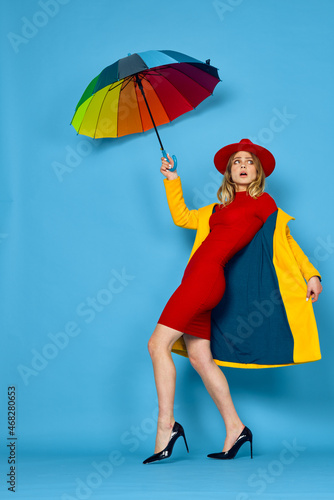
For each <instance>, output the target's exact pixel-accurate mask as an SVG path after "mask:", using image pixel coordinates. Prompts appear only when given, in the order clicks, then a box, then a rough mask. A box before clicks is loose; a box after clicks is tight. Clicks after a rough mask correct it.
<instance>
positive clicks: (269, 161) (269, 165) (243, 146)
mask: <svg viewBox="0 0 334 500" xmlns="http://www.w3.org/2000/svg"><path fill="white" fill-rule="evenodd" d="M237 151H248V152H249V153H254V154H255V155H256V156H257V157H258V158H259V160H260V162H261V164H262V167H263V170H264V174H265V176H266V177H268V176H269V175H270V174H271V173H272V172H273V170H274V168H275V158H274V157H273V155H272V154H271V153H270V151H268V149H265V148H263V147H262V146H258V145H257V144H254V143H253V142H252V141H250V140H249V139H241V141H240V142H237V143H236V144H229V145H228V146H225V147H223V148H222V149H220V150H219V151H217V153H216V154H215V157H214V160H213V161H214V163H215V166H216V169H217V170H218V171H219V172H220V173H221V174H225V170H226V167H227V162H228V160H229V158H230V156H231V155H233V153H236V152H237Z"/></svg>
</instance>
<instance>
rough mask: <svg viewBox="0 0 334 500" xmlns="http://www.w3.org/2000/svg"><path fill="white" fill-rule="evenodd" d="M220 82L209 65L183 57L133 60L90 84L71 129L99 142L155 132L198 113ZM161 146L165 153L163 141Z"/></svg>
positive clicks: (164, 53)
mask: <svg viewBox="0 0 334 500" xmlns="http://www.w3.org/2000/svg"><path fill="white" fill-rule="evenodd" d="M219 81H220V78H219V76H218V70H217V68H215V67H213V66H211V65H210V62H209V61H207V62H205V63H204V62H201V61H199V60H197V59H194V58H192V57H189V56H187V55H185V54H182V53H180V52H175V51H171V50H150V51H146V52H141V53H138V54H131V55H129V56H127V57H124V58H123V59H119V60H118V61H117V62H115V63H114V64H111V65H110V66H108V67H106V68H105V69H104V70H103V71H102V72H101V73H100V74H99V75H98V76H97V77H96V78H94V80H92V81H91V83H90V84H89V85H88V87H87V88H86V90H85V92H84V93H83V95H82V97H81V99H80V101H79V102H78V104H77V107H76V110H75V113H74V116H73V119H72V122H71V123H72V125H73V127H74V128H75V130H76V131H77V132H78V134H82V135H87V136H89V137H93V138H96V139H97V138H102V137H121V136H124V135H128V134H134V133H137V132H145V131H146V130H149V129H151V128H153V127H154V128H155V130H156V126H158V125H163V124H165V123H168V122H170V121H172V120H174V119H175V118H177V117H178V116H180V115H182V114H183V113H186V112H187V111H190V110H191V109H194V108H195V107H196V106H197V105H198V104H199V103H201V102H202V101H203V100H204V99H206V98H207V97H208V96H209V95H211V94H212V92H213V90H214V88H215V86H216V85H217V83H218V82H219ZM156 132H157V130H156ZM157 135H158V132H157ZM158 138H159V135H158ZM159 141H160V138H159ZM160 145H161V149H163V146H162V144H161V141H160Z"/></svg>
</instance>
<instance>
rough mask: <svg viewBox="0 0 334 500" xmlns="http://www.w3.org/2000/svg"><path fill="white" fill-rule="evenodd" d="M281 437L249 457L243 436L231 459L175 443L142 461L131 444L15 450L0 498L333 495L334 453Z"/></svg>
mask: <svg viewBox="0 0 334 500" xmlns="http://www.w3.org/2000/svg"><path fill="white" fill-rule="evenodd" d="M286 443H287V442H286ZM286 443H285V444H282V447H281V448H280V449H278V448H277V449H276V450H275V451H274V452H271V453H263V454H259V453H258V454H256V453H255V455H254V458H253V460H251V459H250V456H249V447H248V443H247V444H246V445H245V446H244V447H243V448H244V449H241V450H240V452H239V454H238V455H237V457H236V458H235V459H234V460H230V461H219V460H213V459H209V458H206V456H205V455H204V454H203V453H202V452H201V453H199V452H198V451H197V452H196V451H195V452H191V453H189V455H187V454H186V452H185V451H184V447H183V446H182V445H181V443H177V444H176V445H175V448H174V452H173V456H172V457H170V458H169V459H168V460H164V461H161V462H157V463H155V464H147V465H143V464H142V460H143V459H144V458H146V456H145V457H143V456H141V454H137V452H136V453H131V454H128V455H124V454H121V453H118V454H117V453H114V454H113V455H112V456H111V455H110V456H105V455H104V456H96V455H87V456H80V457H79V456H66V457H62V456H58V457H51V456H49V457H38V458H37V457H21V458H20V459H19V460H18V464H17V477H16V493H15V494H14V495H13V493H11V492H8V491H7V487H6V485H5V484H4V481H3V478H4V475H3V474H1V476H2V480H1V484H0V498H1V499H3V498H15V499H16V500H18V499H20V500H21V499H22V500H28V499H33V500H38V499H43V500H44V499H45V500H56V499H57V500H73V499H77V500H86V499H92V500H94V499H108V500H109V499H134V500H141V499H143V500H144V499H145V500H147V499H151V498H152V499H153V498H154V499H163V500H164V499H166V500H167V499H170V498H171V497H173V498H176V499H178V498H195V499H206V500H207V499H208V494H210V496H209V498H217V499H224V500H230V499H231V500H232V499H233V500H248V499H258V498H262V499H264V500H280V499H283V498H284V499H303V500H307V499H316V500H321V499H331V500H332V499H333V498H334V478H333V476H334V474H333V472H334V467H333V466H334V456H333V454H332V453H329V452H328V451H326V452H324V453H321V452H317V453H315V452H314V451H311V450H310V449H309V448H307V449H300V448H299V449H298V446H297V447H295V448H293V446H292V444H293V443H289V444H288V445H286ZM211 451H212V450H211ZM216 451H217V450H216ZM112 463H113V465H112ZM2 464H3V461H2Z"/></svg>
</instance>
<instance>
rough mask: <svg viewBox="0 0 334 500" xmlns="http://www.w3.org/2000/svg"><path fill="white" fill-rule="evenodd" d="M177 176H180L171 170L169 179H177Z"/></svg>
mask: <svg viewBox="0 0 334 500" xmlns="http://www.w3.org/2000/svg"><path fill="white" fill-rule="evenodd" d="M177 178H178V175H177V173H176V172H175V173H172V172H170V175H169V176H168V177H167V180H168V181H173V180H174V179H177Z"/></svg>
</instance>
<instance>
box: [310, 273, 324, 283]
mask: <svg viewBox="0 0 334 500" xmlns="http://www.w3.org/2000/svg"><path fill="white" fill-rule="evenodd" d="M311 278H318V279H319V281H320V282H321V278H320V276H318V275H317V274H315V275H314V276H311ZM311 278H309V281H310V279H311Z"/></svg>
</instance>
